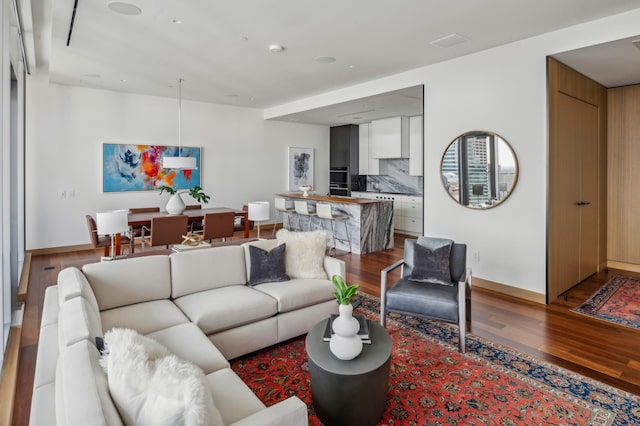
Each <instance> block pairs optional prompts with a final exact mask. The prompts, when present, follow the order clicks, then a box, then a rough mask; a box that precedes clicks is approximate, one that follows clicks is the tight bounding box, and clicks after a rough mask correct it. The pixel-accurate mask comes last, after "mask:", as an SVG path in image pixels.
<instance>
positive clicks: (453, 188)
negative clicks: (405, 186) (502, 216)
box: [440, 131, 518, 209]
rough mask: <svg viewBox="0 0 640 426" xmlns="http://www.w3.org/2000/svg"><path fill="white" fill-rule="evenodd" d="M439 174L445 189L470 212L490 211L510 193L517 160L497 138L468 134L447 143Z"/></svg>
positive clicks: (485, 134)
mask: <svg viewBox="0 0 640 426" xmlns="http://www.w3.org/2000/svg"><path fill="white" fill-rule="evenodd" d="M440 172H441V176H442V183H443V185H444V188H445V189H446V191H447V193H448V194H449V195H450V196H451V198H453V199H454V200H455V201H456V202H457V203H459V204H461V205H463V206H465V207H469V208H472V209H489V208H492V207H495V206H497V205H498V204H500V203H502V202H503V201H504V200H506V199H507V198H508V197H509V195H510V194H511V192H513V188H514V187H515V186H516V181H517V180H518V160H517V158H516V155H515V154H514V152H513V149H511V146H510V145H509V144H508V143H507V141H505V140H504V139H503V138H502V137H500V135H497V134H496V133H492V132H484V131H475V132H467V133H465V134H463V135H460V136H458V137H457V138H456V139H454V140H453V142H451V143H450V144H449V146H448V147H447V150H446V151H445V153H444V155H443V156H442V162H441V164H440Z"/></svg>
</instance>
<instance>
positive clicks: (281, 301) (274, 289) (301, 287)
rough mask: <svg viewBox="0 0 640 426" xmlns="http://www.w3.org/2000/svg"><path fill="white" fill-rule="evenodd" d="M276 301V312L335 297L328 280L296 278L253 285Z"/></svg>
mask: <svg viewBox="0 0 640 426" xmlns="http://www.w3.org/2000/svg"><path fill="white" fill-rule="evenodd" d="M255 289H256V290H258V291H261V292H263V293H266V294H268V295H269V296H271V297H273V298H274V299H276V300H277V301H278V312H288V311H292V310H294V309H300V308H304V307H306V306H309V305H315V304H317V303H322V302H326V301H327V300H331V299H335V298H334V297H333V294H331V293H332V292H333V285H332V284H331V281H329V280H326V279H324V280H318V279H302V278H297V279H293V280H290V281H283V282H271V283H265V284H261V285H259V286H256V287H255Z"/></svg>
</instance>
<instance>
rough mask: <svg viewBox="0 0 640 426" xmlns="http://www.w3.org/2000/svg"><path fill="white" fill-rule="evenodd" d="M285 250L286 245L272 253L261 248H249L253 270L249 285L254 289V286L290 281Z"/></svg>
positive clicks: (275, 248)
mask: <svg viewBox="0 0 640 426" xmlns="http://www.w3.org/2000/svg"><path fill="white" fill-rule="evenodd" d="M285 248H286V244H280V245H279V246H277V247H274V248H273V249H272V250H271V251H266V250H263V249H261V248H260V247H255V246H249V257H250V259H251V269H250V273H249V275H250V276H249V282H248V283H247V284H248V285H250V286H251V287H253V286H254V285H257V284H262V283H270V282H276V281H289V276H288V275H287V274H286V273H285V264H284V251H285Z"/></svg>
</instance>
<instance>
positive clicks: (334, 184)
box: [329, 167, 349, 196]
mask: <svg viewBox="0 0 640 426" xmlns="http://www.w3.org/2000/svg"><path fill="white" fill-rule="evenodd" d="M329 195H344V196H348V195H349V169H348V168H347V167H334V168H331V169H329Z"/></svg>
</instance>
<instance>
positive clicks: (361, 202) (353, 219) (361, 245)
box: [276, 192, 393, 254]
mask: <svg viewBox="0 0 640 426" xmlns="http://www.w3.org/2000/svg"><path fill="white" fill-rule="evenodd" d="M276 195H277V196H278V197H282V198H284V199H286V200H287V203H288V204H289V203H290V204H291V205H293V202H294V201H295V200H304V201H307V203H308V204H309V210H310V211H315V208H316V203H329V204H331V212H332V213H333V214H334V215H335V214H343V215H346V216H348V217H349V219H348V220H347V221H346V223H347V229H348V231H349V237H350V240H351V252H352V253H356V254H361V253H362V254H364V253H372V252H375V251H380V250H386V249H390V248H393V201H389V200H367V199H362V198H353V197H341V196H330V195H314V194H309V195H308V196H306V197H305V196H303V195H302V193H299V192H288V193H284V194H276ZM285 214H289V215H290V216H289V217H288V219H289V220H288V221H287V223H289V224H290V225H291V226H292V227H293V229H294V230H304V231H306V230H307V221H308V216H305V217H300V216H301V215H298V214H296V213H295V212H292V213H285ZM311 229H325V230H328V232H329V234H331V224H330V223H329V221H328V220H325V219H320V218H319V217H317V216H312V217H311ZM335 231H336V248H337V249H338V250H344V251H349V244H348V242H347V235H346V232H345V227H344V225H342V224H340V223H336V224H335ZM328 244H330V245H331V244H333V242H332V241H331V238H329V242H328Z"/></svg>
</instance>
